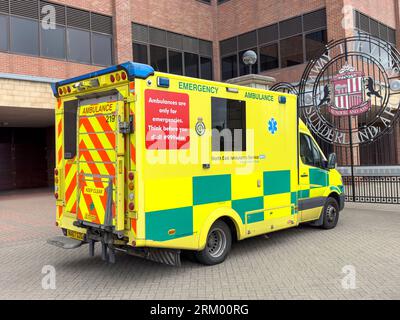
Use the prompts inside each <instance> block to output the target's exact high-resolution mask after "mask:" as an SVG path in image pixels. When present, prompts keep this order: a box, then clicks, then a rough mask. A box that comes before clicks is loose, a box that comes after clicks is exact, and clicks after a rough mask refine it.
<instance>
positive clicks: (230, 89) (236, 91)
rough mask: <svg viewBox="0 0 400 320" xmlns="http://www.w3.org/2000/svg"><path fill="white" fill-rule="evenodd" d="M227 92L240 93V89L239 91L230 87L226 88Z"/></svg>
mask: <svg viewBox="0 0 400 320" xmlns="http://www.w3.org/2000/svg"><path fill="white" fill-rule="evenodd" d="M226 91H228V92H232V93H239V89H238V88H230V87H227V88H226Z"/></svg>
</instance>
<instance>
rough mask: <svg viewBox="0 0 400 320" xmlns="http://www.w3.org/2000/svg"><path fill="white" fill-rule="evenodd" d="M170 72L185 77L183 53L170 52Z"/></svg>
mask: <svg viewBox="0 0 400 320" xmlns="http://www.w3.org/2000/svg"><path fill="white" fill-rule="evenodd" d="M168 62H169V72H170V73H173V74H178V75H183V60H182V52H178V51H174V50H168Z"/></svg>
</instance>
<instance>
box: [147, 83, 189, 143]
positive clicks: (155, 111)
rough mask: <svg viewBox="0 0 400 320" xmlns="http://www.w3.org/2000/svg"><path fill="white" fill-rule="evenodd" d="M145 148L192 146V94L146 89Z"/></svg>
mask: <svg viewBox="0 0 400 320" xmlns="http://www.w3.org/2000/svg"><path fill="white" fill-rule="evenodd" d="M145 101H146V103H145V108H146V109H145V110H146V124H145V125H146V148H147V149H153V150H154V149H158V150H176V149H188V148H189V139H190V134H189V95H188V94H186V93H176V92H168V91H160V90H150V89H149V90H146V92H145Z"/></svg>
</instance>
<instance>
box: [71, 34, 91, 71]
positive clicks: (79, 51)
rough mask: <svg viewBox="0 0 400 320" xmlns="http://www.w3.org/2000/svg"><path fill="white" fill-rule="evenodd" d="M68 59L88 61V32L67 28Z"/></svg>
mask: <svg viewBox="0 0 400 320" xmlns="http://www.w3.org/2000/svg"><path fill="white" fill-rule="evenodd" d="M67 39H68V60H70V61H76V62H83V63H90V32H89V31H84V30H78V29H72V28H68V30H67Z"/></svg>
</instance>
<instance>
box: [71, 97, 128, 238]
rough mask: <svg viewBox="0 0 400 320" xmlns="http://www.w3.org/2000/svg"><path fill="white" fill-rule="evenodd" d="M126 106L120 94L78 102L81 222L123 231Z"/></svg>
mask: <svg viewBox="0 0 400 320" xmlns="http://www.w3.org/2000/svg"><path fill="white" fill-rule="evenodd" d="M120 121H124V103H123V101H122V99H121V98H120V96H119V95H118V94H110V95H107V96H104V97H100V98H92V99H83V100H80V101H79V110H78V130H77V131H78V132H77V134H78V139H77V141H78V155H77V158H78V162H77V172H78V188H77V192H78V195H77V201H78V212H77V213H78V220H81V221H83V222H84V223H85V222H86V224H87V223H89V224H95V225H103V226H106V227H114V228H115V230H116V231H122V230H123V229H124V152H125V150H124V136H123V134H121V133H119V131H118V126H119V125H118V124H119V122H120Z"/></svg>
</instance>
